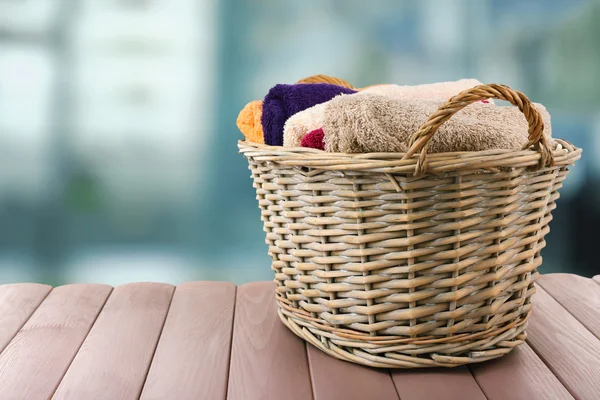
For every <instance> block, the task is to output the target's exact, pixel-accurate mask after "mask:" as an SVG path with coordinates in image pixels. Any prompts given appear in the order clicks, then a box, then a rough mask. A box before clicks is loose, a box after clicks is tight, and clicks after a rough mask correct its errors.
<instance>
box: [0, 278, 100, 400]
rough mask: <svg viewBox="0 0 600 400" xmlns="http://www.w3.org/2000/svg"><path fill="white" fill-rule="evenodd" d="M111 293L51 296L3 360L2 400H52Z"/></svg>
mask: <svg viewBox="0 0 600 400" xmlns="http://www.w3.org/2000/svg"><path fill="white" fill-rule="evenodd" d="M110 291H111V288H110V286H105V285H68V286H61V287H58V288H56V289H54V290H52V292H50V294H48V296H47V297H46V299H45V300H44V301H43V302H42V304H41V305H40V306H39V307H38V309H37V310H36V311H35V312H34V313H33V315H32V316H31V318H29V320H28V321H27V322H26V323H25V325H24V326H23V327H22V328H21V330H20V331H19V333H17V335H16V336H15V338H14V339H13V340H12V341H11V342H10V344H9V345H8V346H7V347H6V348H5V349H4V351H3V352H2V354H1V355H0V388H1V395H0V398H2V399H25V400H28V399H36V400H37V399H48V398H50V397H51V396H52V393H53V392H54V390H55V389H56V386H57V385H58V384H59V382H60V380H61V378H62V377H63V375H64V374H65V371H67V368H68V367H69V364H71V361H72V360H73V358H74V357H75V354H77V351H78V350H79V348H80V346H81V344H82V343H83V341H84V339H85V337H86V335H87V334H88V332H89V330H90V328H91V326H92V324H93V323H94V321H95V320H96V317H97V316H98V314H99V313H100V310H101V309H102V306H103V305H104V303H105V301H106V299H107V297H108V296H109V294H110Z"/></svg>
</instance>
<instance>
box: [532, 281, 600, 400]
mask: <svg viewBox="0 0 600 400" xmlns="http://www.w3.org/2000/svg"><path fill="white" fill-rule="evenodd" d="M532 302H533V311H532V313H531V318H530V321H529V326H528V328H527V332H528V334H529V336H528V339H527V341H528V343H529V345H530V346H531V347H532V348H533V350H534V351H535V352H536V354H537V355H538V356H539V357H540V358H541V359H542V360H543V361H544V363H545V364H546V365H547V366H548V367H549V368H550V370H551V371H552V373H553V374H554V375H556V377H557V378H558V379H559V380H560V381H561V383H562V384H563V385H564V386H565V387H566V388H567V389H568V390H569V392H570V393H571V394H572V395H573V396H574V397H576V398H578V399H582V400H584V399H590V400H597V399H598V394H599V393H600V340H598V338H596V337H595V336H594V335H593V334H592V333H591V332H590V331H588V330H587V329H586V328H585V327H584V326H583V325H581V323H580V322H579V321H577V319H575V317H573V316H572V315H571V314H569V312H568V311H567V310H565V309H564V308H563V307H562V306H561V305H560V304H559V303H558V302H557V301H556V300H554V299H553V298H552V297H551V296H550V295H549V294H548V293H546V291H544V290H543V289H542V288H541V287H540V286H538V287H537V293H536V294H535V295H533V296H532Z"/></svg>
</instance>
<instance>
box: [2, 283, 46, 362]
mask: <svg viewBox="0 0 600 400" xmlns="http://www.w3.org/2000/svg"><path fill="white" fill-rule="evenodd" d="M50 290H52V288H51V287H50V286H48V285H40V284H37V283H16V284H12V285H0V353H1V352H2V350H3V349H4V348H5V347H6V345H8V343H9V342H10V340H11V339H12V338H13V337H14V336H15V335H16V334H17V332H18V331H19V329H21V327H22V326H23V324H25V322H26V321H27V320H28V319H29V317H30V316H31V314H33V312H34V311H35V310H36V309H37V308H38V306H39V305H40V304H41V303H42V300H44V298H45V297H46V296H47V295H48V293H50Z"/></svg>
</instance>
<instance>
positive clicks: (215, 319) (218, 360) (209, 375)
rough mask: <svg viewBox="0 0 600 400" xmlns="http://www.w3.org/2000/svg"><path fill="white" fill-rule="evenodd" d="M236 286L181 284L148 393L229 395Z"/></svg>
mask: <svg viewBox="0 0 600 400" xmlns="http://www.w3.org/2000/svg"><path fill="white" fill-rule="evenodd" d="M235 291H236V287H235V285H234V284H232V283H222V282H194V283H186V284H182V285H179V286H178V287H177V288H176V289H175V294H174V295H173V301H172V303H171V308H170V309H169V314H168V315H167V320H166V322H165V327H164V329H163V332H162V335H161V337H160V341H159V343H158V346H157V348H156V353H155V355H154V359H153V361H152V366H151V367H150V372H149V373H148V377H147V379H146V384H145V385H144V389H143V391H142V396H141V398H142V399H145V400H150V399H152V400H156V399H165V400H170V399H197V400H200V399H207V400H213V399H214V400H218V399H225V397H226V395H227V377H228V372H229V355H230V347H231V334H232V328H233V311H234V306H235Z"/></svg>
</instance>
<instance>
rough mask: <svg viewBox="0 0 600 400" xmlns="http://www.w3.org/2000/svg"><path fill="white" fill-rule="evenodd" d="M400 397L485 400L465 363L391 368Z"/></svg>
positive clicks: (403, 399)
mask: <svg viewBox="0 0 600 400" xmlns="http://www.w3.org/2000/svg"><path fill="white" fill-rule="evenodd" d="M392 379H393V381H394V384H395V385H396V390H397V391H398V395H399V396H400V398H401V399H402V400H421V399H444V400H485V396H484V394H483V392H482V391H481V389H479V386H477V382H475V379H474V378H473V376H472V375H471V372H469V370H468V369H467V367H464V366H462V367H456V368H432V369H415V370H392Z"/></svg>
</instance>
